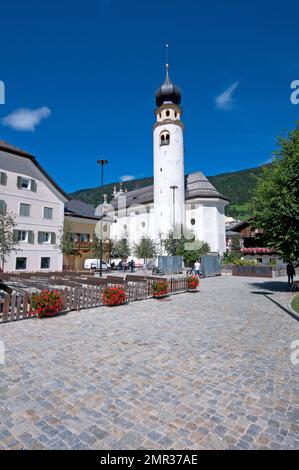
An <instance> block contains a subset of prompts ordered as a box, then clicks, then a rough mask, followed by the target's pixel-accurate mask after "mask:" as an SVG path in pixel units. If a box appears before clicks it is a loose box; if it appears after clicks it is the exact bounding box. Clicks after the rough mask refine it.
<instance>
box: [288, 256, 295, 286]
mask: <svg viewBox="0 0 299 470" xmlns="http://www.w3.org/2000/svg"><path fill="white" fill-rule="evenodd" d="M295 274H296V271H295V268H294V265H293V263H292V262H291V261H290V262H289V263H288V264H287V275H288V285H289V287H291V286H292V284H293V282H294V276H295Z"/></svg>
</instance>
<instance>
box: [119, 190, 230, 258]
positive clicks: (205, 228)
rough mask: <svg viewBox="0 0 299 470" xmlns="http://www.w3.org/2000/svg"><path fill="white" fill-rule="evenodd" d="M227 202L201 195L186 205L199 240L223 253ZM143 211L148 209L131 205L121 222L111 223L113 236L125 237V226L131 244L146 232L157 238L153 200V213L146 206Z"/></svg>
mask: <svg viewBox="0 0 299 470" xmlns="http://www.w3.org/2000/svg"><path fill="white" fill-rule="evenodd" d="M226 204H227V203H226V201H223V200H221V199H199V198H197V199H194V200H188V201H187V203H186V205H185V214H186V215H185V220H186V227H187V228H188V229H190V230H192V231H193V232H194V233H195V234H196V238H197V239H198V240H200V241H205V242H207V243H209V245H210V247H211V251H214V252H219V254H220V255H222V254H223V252H225V216H224V207H225V205H226ZM135 209H136V210H137V209H138V211H139V215H136V214H135ZM158 210H159V209H158ZM143 211H144V213H141V206H138V207H137V206H136V207H134V208H133V206H132V207H131V208H128V209H127V215H126V216H125V217H118V218H117V223H115V224H112V225H111V226H110V234H111V238H112V239H114V238H119V237H121V236H122V235H123V233H124V231H125V230H127V233H128V238H129V241H130V243H131V244H133V243H134V242H137V241H138V240H140V238H141V237H142V235H144V236H149V237H151V238H157V236H156V233H155V218H154V206H153V204H151V205H150V213H149V212H148V211H147V212H145V211H146V208H145V207H143ZM130 214H132V215H130ZM192 219H194V222H195V223H194V225H192V224H191V220H192ZM143 223H145V224H146V225H145V227H142V225H143Z"/></svg>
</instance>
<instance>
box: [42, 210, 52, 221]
mask: <svg viewBox="0 0 299 470" xmlns="http://www.w3.org/2000/svg"><path fill="white" fill-rule="evenodd" d="M44 219H48V220H52V219H53V209H52V207H44Z"/></svg>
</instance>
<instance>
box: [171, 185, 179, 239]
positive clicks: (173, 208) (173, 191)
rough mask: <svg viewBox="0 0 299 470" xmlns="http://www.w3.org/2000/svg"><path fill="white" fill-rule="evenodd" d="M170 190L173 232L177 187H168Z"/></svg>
mask: <svg viewBox="0 0 299 470" xmlns="http://www.w3.org/2000/svg"><path fill="white" fill-rule="evenodd" d="M170 189H172V223H173V231H174V230H175V190H176V189H178V187H177V186H170Z"/></svg>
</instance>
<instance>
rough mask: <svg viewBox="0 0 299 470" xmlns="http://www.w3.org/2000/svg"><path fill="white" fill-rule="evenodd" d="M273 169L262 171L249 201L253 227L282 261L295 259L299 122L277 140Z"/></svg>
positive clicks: (298, 220) (298, 210)
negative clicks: (259, 231) (260, 233)
mask: <svg viewBox="0 0 299 470" xmlns="http://www.w3.org/2000/svg"><path fill="white" fill-rule="evenodd" d="M278 143H279V149H278V150H277V151H276V152H275V153H274V157H275V158H274V161H273V165H272V166H271V167H270V168H266V169H264V172H263V175H262V177H261V178H260V179H259V181H258V185H257V187H256V190H255V191H254V196H253V198H252V207H253V215H254V220H253V225H254V226H255V227H256V228H261V229H263V230H264V240H265V242H266V243H267V245H268V246H269V247H272V248H274V249H275V250H276V251H277V253H278V254H280V255H281V256H282V257H283V259H284V260H285V261H294V262H297V261H298V259H299V230H298V227H299V204H298V200H299V183H298V182H299V122H298V123H297V126H296V128H295V129H294V130H293V131H292V132H290V133H288V134H286V135H283V136H281V137H279V139H278Z"/></svg>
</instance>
